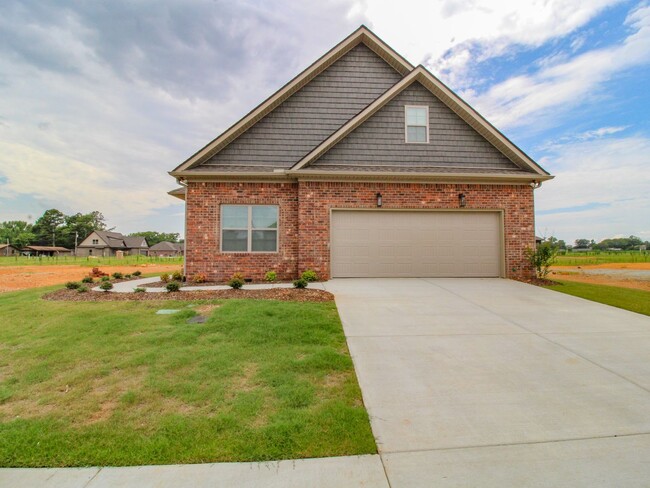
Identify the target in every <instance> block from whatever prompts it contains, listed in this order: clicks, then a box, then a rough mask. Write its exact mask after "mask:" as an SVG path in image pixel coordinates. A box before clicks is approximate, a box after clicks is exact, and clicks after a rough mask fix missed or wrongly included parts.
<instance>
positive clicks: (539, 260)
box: [526, 242, 557, 279]
mask: <svg viewBox="0 0 650 488" xmlns="http://www.w3.org/2000/svg"><path fill="white" fill-rule="evenodd" d="M526 257H527V258H528V261H529V262H530V264H532V265H533V267H534V268H535V273H536V275H537V277H538V278H542V279H544V278H546V276H548V273H549V272H550V271H551V270H550V268H551V266H553V264H554V263H555V258H556V257H557V249H556V248H555V247H553V246H552V245H551V243H550V242H542V243H541V244H540V245H539V246H537V249H531V248H530V247H529V248H527V249H526Z"/></svg>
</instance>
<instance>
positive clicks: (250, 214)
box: [219, 203, 280, 254]
mask: <svg viewBox="0 0 650 488" xmlns="http://www.w3.org/2000/svg"><path fill="white" fill-rule="evenodd" d="M220 207H221V208H220V209H219V214H220V222H219V251H220V252H221V253H223V254H278V253H279V252H280V206H279V205H276V204H273V203H270V204H257V205H243V204H239V203H222V204H221V205H220ZM223 207H247V208H248V226H247V227H228V228H224V226H223ZM253 207H276V208H277V209H278V226H277V227H276V228H275V229H269V228H264V229H256V228H253ZM224 230H245V231H246V232H247V242H246V246H247V248H246V251H224V250H223V231H224ZM254 230H267V231H270V230H274V231H275V251H253V250H252V249H253V231H254Z"/></svg>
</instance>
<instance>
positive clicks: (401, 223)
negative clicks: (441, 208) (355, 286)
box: [331, 210, 501, 277]
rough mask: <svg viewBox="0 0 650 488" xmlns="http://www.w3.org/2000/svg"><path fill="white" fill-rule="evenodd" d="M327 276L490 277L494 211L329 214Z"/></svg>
mask: <svg viewBox="0 0 650 488" xmlns="http://www.w3.org/2000/svg"><path fill="white" fill-rule="evenodd" d="M331 225H332V242H331V266H332V276H333V277H428V276H429V277H463V276H467V277H495V276H499V275H500V268H501V266H500V262H501V240H500V226H501V223H500V217H499V214H498V213H497V212H417V211H415V212H409V211H404V212H396V211H385V210H382V211H343V210H341V211H334V212H332V222H331Z"/></svg>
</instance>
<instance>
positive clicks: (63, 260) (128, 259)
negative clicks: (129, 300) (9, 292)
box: [0, 256, 183, 267]
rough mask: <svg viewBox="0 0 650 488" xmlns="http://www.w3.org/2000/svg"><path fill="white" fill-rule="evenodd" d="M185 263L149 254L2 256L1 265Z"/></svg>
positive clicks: (179, 258) (91, 265)
mask: <svg viewBox="0 0 650 488" xmlns="http://www.w3.org/2000/svg"><path fill="white" fill-rule="evenodd" d="M147 263H155V264H178V265H182V264H183V258H182V257H178V258H162V257H149V256H124V257H123V258H121V259H118V258H115V257H106V258H102V257H75V256H61V257H56V256H54V257H48V256H41V257H27V256H16V257H4V256H3V257H0V266H38V265H46V266H52V265H57V264H58V265H66V264H68V265H70V264H73V265H77V266H88V267H93V266H129V265H137V264H147Z"/></svg>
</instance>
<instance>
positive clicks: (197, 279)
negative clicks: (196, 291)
mask: <svg viewBox="0 0 650 488" xmlns="http://www.w3.org/2000/svg"><path fill="white" fill-rule="evenodd" d="M206 280H207V277H206V276H205V275H204V274H203V273H196V274H195V275H194V276H192V283H205V282H206Z"/></svg>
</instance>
